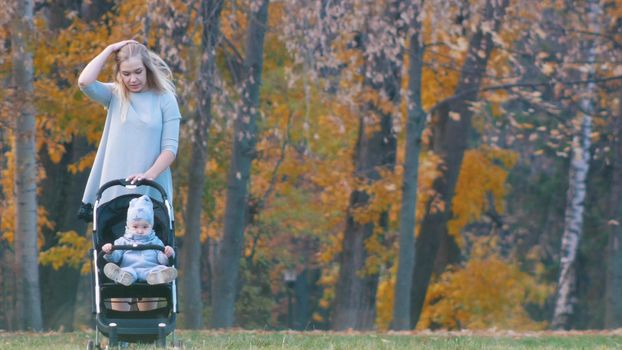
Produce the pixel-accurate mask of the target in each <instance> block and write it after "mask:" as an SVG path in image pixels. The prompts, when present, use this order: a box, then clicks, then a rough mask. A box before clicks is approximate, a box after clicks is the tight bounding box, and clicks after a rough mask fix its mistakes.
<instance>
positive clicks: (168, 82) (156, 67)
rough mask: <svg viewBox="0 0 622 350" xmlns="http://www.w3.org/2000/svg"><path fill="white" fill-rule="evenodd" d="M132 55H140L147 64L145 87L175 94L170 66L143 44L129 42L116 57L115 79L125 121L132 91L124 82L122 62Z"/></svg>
mask: <svg viewBox="0 0 622 350" xmlns="http://www.w3.org/2000/svg"><path fill="white" fill-rule="evenodd" d="M132 57H140V59H141V61H142V62H143V65H144V66H145V70H146V74H147V84H146V86H145V88H147V89H154V90H156V91H158V92H165V91H168V92H170V93H172V94H175V84H173V81H172V78H173V73H172V72H171V69H170V68H169V66H168V65H167V64H166V62H164V60H163V59H162V58H160V56H158V55H157V54H156V53H155V52H153V51H151V50H149V49H147V47H146V46H145V45H143V44H139V43H129V44H127V45H125V46H123V47H122V48H121V49H120V50H119V51H117V52H116V55H115V57H114V61H115V66H114V80H115V86H116V90H117V92H118V94H119V97H120V99H121V120H122V121H125V119H126V117H127V111H128V110H129V108H130V91H129V90H128V89H127V86H125V84H124V83H123V79H122V78H121V70H120V67H121V63H123V62H125V61H127V60H129V59H130V58H132Z"/></svg>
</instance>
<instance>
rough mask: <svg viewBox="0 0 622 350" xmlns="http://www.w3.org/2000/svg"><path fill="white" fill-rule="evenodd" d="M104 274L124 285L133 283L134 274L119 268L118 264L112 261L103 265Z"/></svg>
mask: <svg viewBox="0 0 622 350" xmlns="http://www.w3.org/2000/svg"><path fill="white" fill-rule="evenodd" d="M104 275H106V276H107V277H108V278H110V279H111V280H113V281H115V282H117V283H120V284H122V285H124V286H129V285H131V284H132V283H134V276H132V274H131V273H129V272H127V271H125V270H123V269H121V268H120V267H119V266H117V265H116V264H113V263H107V264H106V265H105V266H104Z"/></svg>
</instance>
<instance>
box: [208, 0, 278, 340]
mask: <svg viewBox="0 0 622 350" xmlns="http://www.w3.org/2000/svg"><path fill="white" fill-rule="evenodd" d="M268 5H269V0H263V1H262V2H261V5H260V7H259V8H258V10H257V12H253V11H251V12H250V14H249V19H248V29H247V36H246V50H245V52H246V57H245V59H244V66H243V69H244V72H243V74H244V75H243V77H244V79H243V80H242V81H241V82H240V83H241V84H242V86H241V91H242V93H241V96H242V97H241V98H242V102H241V106H240V107H239V110H238V111H237V118H236V120H235V127H234V131H233V150H232V157H231V165H230V168H229V173H228V175H227V201H226V206H225V219H224V220H225V221H224V233H223V238H222V241H221V243H220V247H219V251H218V256H217V258H216V262H215V263H216V266H215V271H216V273H215V275H214V281H213V284H212V310H213V312H212V316H211V326H212V327H213V328H229V327H231V326H233V323H234V317H233V316H234V308H235V296H236V284H237V281H238V276H239V270H240V258H241V256H242V249H243V247H244V228H245V226H246V219H247V210H248V186H249V181H250V169H251V162H252V160H253V158H254V156H255V144H256V137H257V116H258V114H259V90H260V87H261V74H262V71H263V52H264V38H265V34H266V27H267V20H268Z"/></svg>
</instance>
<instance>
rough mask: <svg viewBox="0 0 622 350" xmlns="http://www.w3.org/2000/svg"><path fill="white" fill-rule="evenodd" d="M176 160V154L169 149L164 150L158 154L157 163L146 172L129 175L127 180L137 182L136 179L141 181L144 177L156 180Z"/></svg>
mask: <svg viewBox="0 0 622 350" xmlns="http://www.w3.org/2000/svg"><path fill="white" fill-rule="evenodd" d="M174 160H175V154H174V153H173V152H171V151H169V150H164V151H162V153H160V155H159V156H158V159H156V161H155V163H153V165H152V166H151V168H149V170H147V171H146V172H144V173H140V174H132V175H130V176H128V177H127V178H126V179H125V181H130V182H131V183H135V182H136V181H140V180H143V179H147V180H154V179H155V178H156V177H158V176H160V174H161V173H162V172H163V171H164V170H166V168H168V167H169V166H171V164H173V161H174Z"/></svg>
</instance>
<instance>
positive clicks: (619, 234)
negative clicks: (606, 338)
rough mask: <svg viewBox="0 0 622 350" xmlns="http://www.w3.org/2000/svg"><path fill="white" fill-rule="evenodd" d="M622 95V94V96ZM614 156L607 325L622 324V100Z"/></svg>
mask: <svg viewBox="0 0 622 350" xmlns="http://www.w3.org/2000/svg"><path fill="white" fill-rule="evenodd" d="M620 98H622V96H620ZM612 131H613V137H614V140H613V160H612V165H611V167H612V168H613V171H612V174H611V192H610V197H609V222H608V225H609V239H608V244H607V272H606V275H605V328H608V329H616V328H620V327H622V303H620V296H622V201H621V200H620V196H622V104H621V105H620V107H619V110H618V115H617V116H616V117H615V119H614V121H613V130H612Z"/></svg>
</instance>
